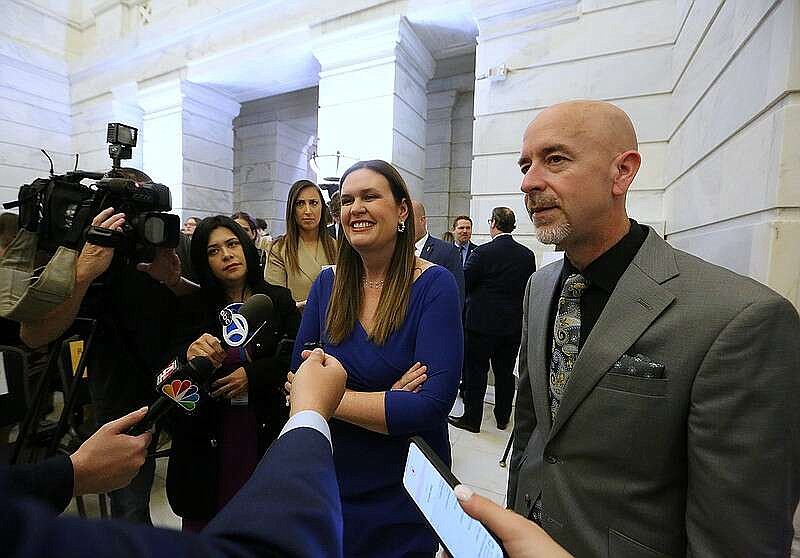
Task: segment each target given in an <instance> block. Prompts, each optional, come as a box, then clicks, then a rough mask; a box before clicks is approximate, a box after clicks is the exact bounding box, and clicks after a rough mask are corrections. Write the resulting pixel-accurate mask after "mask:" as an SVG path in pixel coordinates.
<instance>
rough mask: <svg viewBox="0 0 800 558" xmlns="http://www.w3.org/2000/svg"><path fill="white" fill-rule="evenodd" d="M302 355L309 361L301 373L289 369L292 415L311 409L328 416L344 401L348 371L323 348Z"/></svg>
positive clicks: (301, 368) (300, 369)
mask: <svg viewBox="0 0 800 558" xmlns="http://www.w3.org/2000/svg"><path fill="white" fill-rule="evenodd" d="M302 357H303V358H304V359H305V362H304V363H303V364H301V365H300V368H298V369H297V373H295V374H293V373H291V372H289V374H288V375H287V379H288V381H287V382H286V384H285V387H286V391H287V392H289V394H290V401H291V410H290V412H289V415H290V416H291V415H294V414H296V413H299V412H300V411H306V410H311V411H316V412H318V413H319V414H321V415H322V416H323V417H324V418H325V420H328V419H330V418H331V417H332V416H333V413H334V412H335V411H336V408H337V407H338V406H339V403H340V402H341V401H342V396H343V395H344V386H345V382H347V371H346V370H345V369H344V367H343V366H342V364H341V363H340V362H339V361H338V360H337V359H335V358H334V357H332V356H330V355H327V354H325V352H324V351H323V350H322V349H314V350H313V351H303V353H302Z"/></svg>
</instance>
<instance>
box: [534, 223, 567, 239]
mask: <svg viewBox="0 0 800 558" xmlns="http://www.w3.org/2000/svg"><path fill="white" fill-rule="evenodd" d="M534 227H535V229H536V238H537V239H538V240H539V242H541V243H542V244H561V243H562V242H564V240H566V239H567V237H568V236H569V235H570V233H571V232H572V225H570V224H569V223H557V224H554V225H545V226H542V227H536V225H535V224H534Z"/></svg>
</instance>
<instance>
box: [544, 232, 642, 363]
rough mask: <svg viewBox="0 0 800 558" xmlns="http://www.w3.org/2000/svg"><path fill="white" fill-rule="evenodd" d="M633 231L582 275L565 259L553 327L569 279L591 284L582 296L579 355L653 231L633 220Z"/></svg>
mask: <svg viewBox="0 0 800 558" xmlns="http://www.w3.org/2000/svg"><path fill="white" fill-rule="evenodd" d="M630 222H631V228H630V230H629V231H628V233H627V234H626V235H625V236H623V237H622V238H621V239H620V241H619V242H617V243H616V244H615V245H614V246H612V247H611V248H609V249H608V250H606V251H605V252H604V253H603V254H601V255H600V256H599V257H598V258H597V259H595V260H594V261H593V262H592V263H590V264H589V265H588V266H586V269H584V270H583V272H581V271H579V270H578V268H576V267H575V266H574V265H572V262H570V261H569V258H567V257H566V256H565V257H564V268H563V269H562V270H561V277H560V278H559V283H558V289H557V290H556V293H555V295H554V296H555V299H554V301H553V303H552V304H551V305H550V324H553V323H555V319H556V311H557V309H558V297H559V296H560V294H561V290H562V289H563V288H564V282H565V281H566V280H567V278H568V277H569V276H570V275H572V274H574V273H580V274H581V275H583V276H584V278H586V279H587V280H588V281H589V287H588V288H587V289H586V290H585V291H584V293H583V296H581V338H580V342H579V343H578V351H580V349H581V348H582V347H583V344H584V342H585V341H586V339H588V337H589V334H590V333H591V332H592V329H593V328H594V324H596V323H597V320H598V318H599V317H600V314H602V312H603V308H605V307H606V303H607V302H608V299H609V298H611V293H612V292H614V289H615V288H616V286H617V283H618V282H619V279H620V277H622V274H623V273H625V270H626V269H628V266H629V265H630V263H631V261H633V257H634V256H635V255H636V253H637V252H638V251H639V248H641V247H642V244H643V243H644V240H645V238H647V234H648V233H649V231H650V229H648V228H647V227H645V226H643V225H640V224H639V223H637V222H636V221H634V220H633V219H631V220H630ZM548 337H549V339H548V345H547V346H548V347H552V345H553V328H552V327H551V328H550V335H549V336H548Z"/></svg>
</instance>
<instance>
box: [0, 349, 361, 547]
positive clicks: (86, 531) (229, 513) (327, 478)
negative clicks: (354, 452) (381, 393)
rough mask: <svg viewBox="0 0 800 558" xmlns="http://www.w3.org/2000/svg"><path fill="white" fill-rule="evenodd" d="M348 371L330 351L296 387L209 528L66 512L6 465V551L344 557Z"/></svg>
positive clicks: (1, 541)
mask: <svg viewBox="0 0 800 558" xmlns="http://www.w3.org/2000/svg"><path fill="white" fill-rule="evenodd" d="M346 379H347V374H346V372H345V371H344V369H343V368H342V367H341V365H340V364H338V362H336V361H335V359H327V357H326V356H325V354H324V353H323V352H322V350H321V349H317V350H315V351H314V352H313V353H311V354H310V356H308V358H307V360H306V362H304V363H303V365H302V366H301V367H300V369H299V370H298V371H297V374H296V375H295V377H294V378H293V380H292V386H291V394H292V399H291V411H290V415H291V416H290V418H289V421H288V422H287V423H286V426H285V427H284V429H283V430H282V431H281V434H280V436H279V437H278V439H277V440H275V442H273V444H272V446H271V447H270V448H269V450H268V451H267V453H266V454H265V455H264V458H263V459H262V460H261V463H260V464H259V465H258V467H257V468H256V470H255V472H254V473H253V476H252V477H251V478H250V480H249V481H248V482H247V484H245V485H244V487H242V489H241V490H240V491H239V493H238V494H237V495H236V496H235V497H234V498H233V500H231V501H230V502H229V503H228V505H227V506H225V508H223V510H222V511H221V512H220V513H219V514H218V515H217V516H216V517H215V518H214V519H213V520H212V521H211V523H209V525H208V526H207V527H206V529H205V530H204V531H203V532H202V533H200V534H193V533H176V532H174V531H168V530H164V529H154V528H152V527H146V526H142V525H132V524H130V523H125V522H119V521H114V520H112V521H102V522H96V521H85V520H81V519H77V518H67V517H62V518H56V517H55V516H54V515H53V513H52V511H51V510H49V509H48V508H46V507H44V506H42V505H40V504H38V503H36V502H34V501H32V500H27V499H24V498H21V497H17V496H11V495H9V494H8V489H7V482H6V474H5V471H0V548H3V555H4V556H14V557H20V558H38V557H44V556H58V557H59V558H69V557H73V556H75V557H85V556H92V557H93V558H103V557H106V556H107V557H114V558H117V557H127V556H130V557H134V556H170V557H188V556H197V557H201V556H202V557H210V558H215V557H220V558H221V557H233V556H236V557H237V558H255V557H257V556H335V557H341V556H342V511H341V505H340V499H339V489H338V485H337V482H336V472H335V469H334V465H333V455H332V451H331V442H330V431H329V430H328V423H327V422H326V421H327V419H329V418H330V417H331V415H332V414H333V412H334V410H335V409H336V407H337V406H338V405H339V402H340V401H341V398H342V395H343V394H344V385H345V381H346Z"/></svg>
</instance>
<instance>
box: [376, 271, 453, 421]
mask: <svg viewBox="0 0 800 558" xmlns="http://www.w3.org/2000/svg"><path fill="white" fill-rule="evenodd" d="M433 271H434V269H431V270H428V271H426V273H431V272H433ZM438 271H439V276H438V277H437V278H436V281H435V284H434V285H433V286H432V287H431V289H430V292H429V293H428V295H427V296H426V298H425V300H424V302H423V304H424V305H425V306H424V311H423V315H422V317H421V319H420V321H419V326H418V329H417V335H416V340H417V344H416V350H415V351H414V361H419V362H421V363H422V364H424V365H426V366H427V367H428V372H427V376H428V379H427V380H426V381H425V383H424V384H422V389H420V391H419V392H417V393H413V392H409V391H387V392H386V399H385V408H386V426H387V429H388V431H389V434H391V435H406V434H411V433H415V432H421V431H425V430H430V429H431V428H434V427H435V425H438V424H442V423H443V422H444V421H446V420H447V414H448V413H449V412H450V409H451V408H452V407H453V403H454V402H455V399H456V392H457V391H458V380H459V378H460V377H461V364H462V360H463V358H464V333H463V330H462V328H461V312H460V311H459V306H458V300H457V296H458V295H457V294H456V292H457V291H456V289H454V288H453V287H455V285H454V284H453V283H454V281H455V280H454V279H453V277H452V275H451V274H449V273H445V272H444V271H443V270H438Z"/></svg>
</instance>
